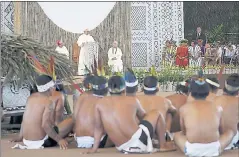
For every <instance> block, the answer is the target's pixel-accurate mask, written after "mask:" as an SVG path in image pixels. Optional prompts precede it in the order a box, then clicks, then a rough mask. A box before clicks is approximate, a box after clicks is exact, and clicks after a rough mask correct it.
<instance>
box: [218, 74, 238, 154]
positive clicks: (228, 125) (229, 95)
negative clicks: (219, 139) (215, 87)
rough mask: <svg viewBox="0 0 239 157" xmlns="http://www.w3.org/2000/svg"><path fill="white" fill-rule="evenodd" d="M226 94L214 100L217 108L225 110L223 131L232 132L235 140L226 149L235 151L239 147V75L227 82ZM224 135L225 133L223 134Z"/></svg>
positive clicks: (234, 75) (233, 76) (228, 79)
mask: <svg viewBox="0 0 239 157" xmlns="http://www.w3.org/2000/svg"><path fill="white" fill-rule="evenodd" d="M223 91H224V93H223V95H221V96H218V97H217V98H216V99H215V100H214V104H215V105H217V106H221V107H222V108H223V112H222V119H223V122H224V126H223V128H222V130H224V131H227V130H232V131H233V135H234V137H233V139H232V140H231V143H230V144H229V145H228V146H227V147H226V149H225V150H229V149H234V148H235V147H237V148H238V147H239V132H238V128H237V126H238V124H239V120H238V119H239V117H238V115H239V108H238V104H239V99H238V93H239V92H238V91H239V75H238V74H232V75H230V76H229V77H228V78H227V80H226V81H225V87H224V89H223ZM222 133H223V132H222Z"/></svg>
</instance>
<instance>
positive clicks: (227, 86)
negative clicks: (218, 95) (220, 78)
mask: <svg viewBox="0 0 239 157" xmlns="http://www.w3.org/2000/svg"><path fill="white" fill-rule="evenodd" d="M225 88H226V89H227V90H228V91H231V92H236V91H237V90H239V87H232V86H230V85H228V84H227V81H225Z"/></svg>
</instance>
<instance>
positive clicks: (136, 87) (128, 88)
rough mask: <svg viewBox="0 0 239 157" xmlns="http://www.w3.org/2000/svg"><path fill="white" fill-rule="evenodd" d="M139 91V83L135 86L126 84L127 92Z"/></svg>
mask: <svg viewBox="0 0 239 157" xmlns="http://www.w3.org/2000/svg"><path fill="white" fill-rule="evenodd" d="M137 91H138V85H136V86H134V87H127V86H126V93H127V94H134V93H136V92H137Z"/></svg>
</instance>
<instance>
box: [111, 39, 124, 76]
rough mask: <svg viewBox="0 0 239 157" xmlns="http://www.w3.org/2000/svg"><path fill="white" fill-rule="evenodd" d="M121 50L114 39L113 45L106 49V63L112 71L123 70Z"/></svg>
mask: <svg viewBox="0 0 239 157" xmlns="http://www.w3.org/2000/svg"><path fill="white" fill-rule="evenodd" d="M121 57H122V51H121V49H120V48H119V47H118V42H117V41H114V43H113V47H111V48H110V49H109V51H108V65H109V67H111V68H112V71H113V72H122V71H123V62H122V59H121Z"/></svg>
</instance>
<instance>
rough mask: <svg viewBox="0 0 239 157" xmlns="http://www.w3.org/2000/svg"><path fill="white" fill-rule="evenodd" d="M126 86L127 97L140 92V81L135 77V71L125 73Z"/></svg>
mask: <svg viewBox="0 0 239 157" xmlns="http://www.w3.org/2000/svg"><path fill="white" fill-rule="evenodd" d="M124 79H125V85H126V95H127V96H135V95H136V93H137V91H138V84H139V82H138V80H137V78H136V76H135V75H134V73H133V71H126V72H125V78H124Z"/></svg>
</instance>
